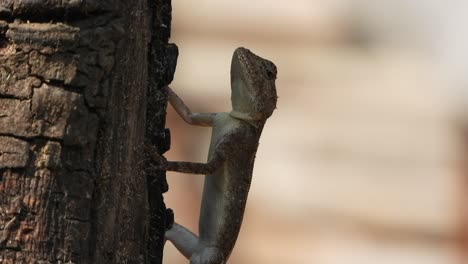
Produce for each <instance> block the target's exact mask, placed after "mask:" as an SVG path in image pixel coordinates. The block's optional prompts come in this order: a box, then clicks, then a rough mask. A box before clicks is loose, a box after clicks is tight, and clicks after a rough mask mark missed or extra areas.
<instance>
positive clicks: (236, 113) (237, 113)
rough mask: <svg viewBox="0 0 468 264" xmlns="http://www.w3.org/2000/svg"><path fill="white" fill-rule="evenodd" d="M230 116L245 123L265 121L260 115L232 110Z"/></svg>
mask: <svg viewBox="0 0 468 264" xmlns="http://www.w3.org/2000/svg"><path fill="white" fill-rule="evenodd" d="M229 115H230V116H232V117H235V118H237V119H241V120H245V121H260V120H263V119H265V118H263V116H262V114H260V113H256V114H252V113H245V112H240V111H236V110H232V111H231V112H230V113H229Z"/></svg>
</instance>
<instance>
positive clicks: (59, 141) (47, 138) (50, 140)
mask: <svg viewBox="0 0 468 264" xmlns="http://www.w3.org/2000/svg"><path fill="white" fill-rule="evenodd" d="M0 137H11V138H15V139H19V140H22V141H26V142H33V141H37V140H41V141H42V140H44V141H49V142H56V143H60V144H63V140H62V139H57V138H50V137H45V136H38V137H23V136H18V135H14V134H9V133H0Z"/></svg>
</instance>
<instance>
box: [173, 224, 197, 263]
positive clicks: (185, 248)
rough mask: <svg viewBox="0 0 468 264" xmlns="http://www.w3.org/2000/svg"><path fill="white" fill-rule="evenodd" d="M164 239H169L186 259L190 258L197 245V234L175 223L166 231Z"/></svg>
mask: <svg viewBox="0 0 468 264" xmlns="http://www.w3.org/2000/svg"><path fill="white" fill-rule="evenodd" d="M165 239H167V240H169V241H171V242H172V244H174V246H175V247H176V248H177V250H179V252H180V253H182V255H184V256H185V257H186V258H187V259H190V257H191V256H192V255H193V253H194V252H195V250H196V248H197V246H198V237H197V235H195V234H194V233H192V232H191V231H190V230H188V229H187V228H185V227H183V226H181V225H179V224H177V223H174V225H173V226H172V228H171V229H169V230H167V231H166V234H165Z"/></svg>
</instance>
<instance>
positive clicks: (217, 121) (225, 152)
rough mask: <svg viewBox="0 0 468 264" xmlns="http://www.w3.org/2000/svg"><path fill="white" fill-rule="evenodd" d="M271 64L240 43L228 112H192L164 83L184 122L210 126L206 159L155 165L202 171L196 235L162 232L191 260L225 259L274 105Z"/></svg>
mask: <svg viewBox="0 0 468 264" xmlns="http://www.w3.org/2000/svg"><path fill="white" fill-rule="evenodd" d="M276 74H277V72H276V67H275V65H274V64H273V63H272V62H270V61H268V60H266V59H263V58H261V57H259V56H257V55H255V54H253V53H252V52H250V51H249V50H247V49H245V48H238V49H236V51H235V52H234V55H233V58H232V64H231V90H232V95H231V102H232V111H231V112H230V113H209V114H201V113H192V112H191V111H190V110H189V109H188V107H187V106H185V104H184V103H183V101H182V100H181V99H180V98H179V97H178V96H177V95H176V94H175V93H174V92H173V91H172V90H171V89H170V88H169V87H168V93H169V102H170V103H171V105H172V106H173V107H174V109H175V110H176V111H177V112H178V113H179V115H180V116H181V117H182V118H183V119H184V120H185V121H186V122H187V123H189V124H193V125H199V126H212V127H213V132H212V137H211V144H210V150H209V154H208V162H207V163H193V162H164V161H162V159H158V160H159V163H160V164H161V165H160V169H163V170H168V171H179V172H185V173H195V174H205V175H206V177H205V184H204V190H203V198H202V205H201V212H200V221H199V231H200V235H199V238H197V237H196V235H194V234H193V233H192V232H190V231H189V230H187V229H186V228H184V227H182V226H180V225H178V224H174V226H173V227H172V228H171V229H170V230H168V231H167V232H166V239H168V240H170V241H171V242H172V243H173V244H174V245H175V246H176V247H177V248H178V249H179V250H180V251H181V252H182V254H184V255H185V256H186V257H187V258H189V259H190V263H192V264H220V263H226V261H227V259H228V258H229V255H230V254H231V251H232V249H233V248H234V245H235V243H236V240H237V236H238V234H239V231H240V228H241V224H242V219H243V217H244V210H245V205H246V202H247V195H248V192H249V188H250V183H251V180H252V171H253V167H254V160H255V153H256V152H257V147H258V141H259V139H260V135H261V132H262V129H263V126H264V124H265V121H266V120H267V118H268V117H270V115H271V114H272V113H273V110H274V109H275V108H276V100H277V95H276V87H275V79H276Z"/></svg>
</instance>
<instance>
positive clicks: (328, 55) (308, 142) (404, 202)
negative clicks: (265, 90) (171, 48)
mask: <svg viewBox="0 0 468 264" xmlns="http://www.w3.org/2000/svg"><path fill="white" fill-rule="evenodd" d="M378 2H379V3H380V4H378V5H377V4H375V1H366V0H359V1H354V2H353V1H346V0H334V1H324V0H312V1H311V0H291V1H272V0H270V1H266V0H238V1H216V0H198V1H188V0H184V1H183V0H173V37H172V41H173V42H174V43H176V44H177V45H178V46H179V48H180V56H179V62H178V66H177V71H176V76H175V81H174V82H173V84H172V88H173V89H174V90H175V91H176V92H177V93H178V94H179V95H180V96H181V97H182V98H183V99H184V100H185V101H186V103H187V104H188V105H189V106H190V107H191V109H192V110H193V111H196V112H212V111H229V110H230V88H229V65H230V60H231V55H232V52H233V51H234V49H235V48H236V47H238V46H244V47H247V48H249V49H251V50H252V51H253V52H255V53H257V54H258V55H260V56H262V57H265V58H268V59H270V60H272V61H273V62H275V64H276V65H277V67H278V72H279V75H278V80H277V88H278V95H279V97H280V98H279V102H278V109H277V111H276V112H275V113H274V114H273V116H272V117H271V119H270V120H269V121H268V122H267V125H266V127H265V130H264V133H263V136H262V139H261V142H260V147H259V151H258V153H257V159H256V165H255V171H254V179H253V183H252V188H251V192H250V196H249V202H248V207H247V211H246V216H245V219H244V224H243V228H242V231H241V233H240V236H239V239H238V242H237V245H236V248H235V250H234V252H233V254H232V256H231V259H230V262H229V263H232V264H234V263H268V264H270V263H271V264H273V263H297V264H302V263H304V264H309V263H314V264H345V263H346V264H349V263H379V264H381V263H388V264H406V263H408V264H415V263H424V264H452V263H464V259H463V258H462V254H461V253H462V251H463V249H461V248H460V243H459V242H457V241H458V239H457V238H458V237H459V236H460V230H461V229H462V228H463V223H462V222H463V219H462V216H461V212H460V208H461V207H462V199H463V196H462V195H463V192H464V190H463V188H462V187H461V174H460V173H458V172H457V170H456V169H457V166H456V164H457V161H458V159H459V158H460V149H459V145H460V144H459V143H460V138H459V137H458V130H457V125H458V123H457V121H456V120H457V119H456V117H457V116H456V114H457V113H461V112H463V106H464V104H463V102H464V99H463V98H464V97H463V94H464V91H465V90H464V85H463V84H464V75H463V74H461V73H462V72H463V71H461V69H464V64H463V63H464V62H460V61H462V60H463V56H462V54H461V53H462V51H464V48H461V47H462V45H460V47H459V50H457V47H452V46H450V45H446V44H447V43H449V44H452V43H453V42H452V41H449V40H450V39H451V38H453V37H454V36H456V35H457V34H455V33H450V30H448V29H452V28H453V26H454V25H458V24H457V22H460V21H458V20H457V19H454V18H450V19H448V18H449V17H450V15H448V14H452V13H450V12H451V10H442V9H441V6H436V5H433V4H432V2H433V1H426V2H424V1H422V0H417V1H416V0H415V1H409V0H408V1H404V0H398V1H390V0H388V1H378ZM434 2H436V1H434ZM409 3H410V4H409ZM459 8H460V7H459ZM455 9H456V8H455ZM444 12H445V13H444ZM444 14H445V16H444ZM433 18H437V24H431V23H428V22H427V21H432V20H433ZM445 18H447V19H445ZM457 32H458V33H459V31H457ZM462 43H463V42H462ZM447 51H450V52H447ZM458 55H460V56H459V57H457V56H458ZM465 61H468V60H465ZM457 70H458V72H460V74H458V75H457ZM167 126H168V127H169V128H170V129H171V132H172V138H173V146H172V149H171V150H170V151H169V152H168V153H167V154H166V156H167V157H168V159H171V160H191V161H200V162H202V161H206V155H207V151H208V144H209V137H210V130H209V129H206V128H194V127H189V126H188V125H186V124H184V123H183V122H181V120H180V118H179V117H178V116H176V115H175V114H174V112H173V111H172V109H169V118H168V124H167ZM168 180H169V184H170V191H169V193H167V194H166V195H165V200H166V204H167V206H168V207H171V208H173V209H174V210H175V214H176V221H177V222H179V223H180V224H182V225H184V226H187V227H189V228H190V229H191V230H193V231H195V232H196V231H197V225H198V211H199V206H200V203H199V201H200V192H201V188H202V181H201V180H202V176H193V175H182V174H180V175H178V174H176V173H168ZM165 263H171V264H175V263H188V260H185V259H184V258H183V257H182V256H181V255H180V254H179V253H178V252H177V251H176V250H175V249H174V247H173V246H172V245H170V243H168V244H167V245H166V249H165Z"/></svg>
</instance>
